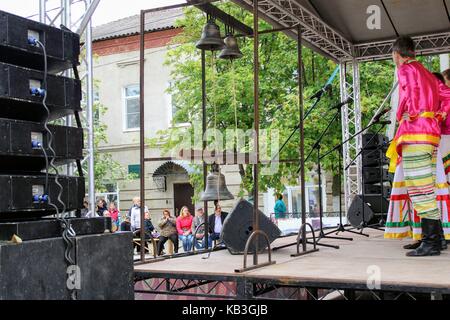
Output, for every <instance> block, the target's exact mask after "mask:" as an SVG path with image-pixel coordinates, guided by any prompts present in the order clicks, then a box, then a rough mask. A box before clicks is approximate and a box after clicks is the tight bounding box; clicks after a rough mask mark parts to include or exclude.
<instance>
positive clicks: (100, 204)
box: [97, 199, 108, 217]
mask: <svg viewBox="0 0 450 320" xmlns="http://www.w3.org/2000/svg"><path fill="white" fill-rule="evenodd" d="M105 211H108V208H107V207H106V201H105V200H104V199H99V200H98V201H97V215H98V216H99V217H103V215H104V213H105Z"/></svg>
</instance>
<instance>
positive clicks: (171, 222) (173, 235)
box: [158, 210, 178, 255]
mask: <svg viewBox="0 0 450 320" xmlns="http://www.w3.org/2000/svg"><path fill="white" fill-rule="evenodd" d="M158 226H159V229H160V230H161V232H160V236H159V243H158V255H161V254H162V252H163V249H164V244H165V243H166V242H167V240H169V239H170V241H172V243H173V246H174V251H175V253H178V232H177V219H176V218H175V217H172V216H170V211H169V210H164V212H163V217H162V218H161V220H160V221H159V223H158Z"/></svg>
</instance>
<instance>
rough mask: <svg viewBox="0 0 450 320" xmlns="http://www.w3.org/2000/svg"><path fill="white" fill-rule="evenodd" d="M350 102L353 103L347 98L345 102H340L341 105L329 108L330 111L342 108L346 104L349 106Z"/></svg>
mask: <svg viewBox="0 0 450 320" xmlns="http://www.w3.org/2000/svg"><path fill="white" fill-rule="evenodd" d="M351 102H353V99H352V98H348V99H347V100H345V101H343V102H341V103H339V104H337V105H335V106H333V107H331V110H333V109H340V108H342V107H343V106H345V105H346V104H349V103H351Z"/></svg>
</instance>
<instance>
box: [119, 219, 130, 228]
mask: <svg viewBox="0 0 450 320" xmlns="http://www.w3.org/2000/svg"><path fill="white" fill-rule="evenodd" d="M120 231H122V232H127V231H131V223H130V217H125V220H124V221H123V222H122V223H121V224H120Z"/></svg>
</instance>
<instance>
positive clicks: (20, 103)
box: [0, 63, 81, 121]
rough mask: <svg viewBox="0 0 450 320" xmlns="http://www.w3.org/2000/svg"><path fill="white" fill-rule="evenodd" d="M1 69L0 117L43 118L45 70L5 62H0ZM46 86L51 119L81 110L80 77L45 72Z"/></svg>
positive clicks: (41, 119)
mask: <svg viewBox="0 0 450 320" xmlns="http://www.w3.org/2000/svg"><path fill="white" fill-rule="evenodd" d="M0 70H1V72H0V105H1V107H0V118H8V119H19V120H29V121H44V120H45V119H46V118H47V116H48V115H47V111H46V110H45V108H44V106H43V104H42V102H43V100H44V92H45V91H43V86H44V78H45V76H44V73H43V72H41V71H35V70H31V69H26V68H22V67H16V66H12V65H9V64H5V63H0ZM47 88H48V90H47V98H46V105H47V107H48V108H49V110H50V117H49V119H50V120H55V119H59V118H61V117H64V116H67V115H70V114H73V113H74V112H75V111H78V112H80V111H81V82H80V81H79V80H75V79H71V78H66V77H60V76H53V75H48V76H47Z"/></svg>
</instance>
